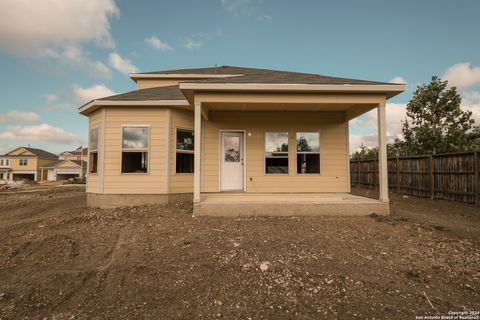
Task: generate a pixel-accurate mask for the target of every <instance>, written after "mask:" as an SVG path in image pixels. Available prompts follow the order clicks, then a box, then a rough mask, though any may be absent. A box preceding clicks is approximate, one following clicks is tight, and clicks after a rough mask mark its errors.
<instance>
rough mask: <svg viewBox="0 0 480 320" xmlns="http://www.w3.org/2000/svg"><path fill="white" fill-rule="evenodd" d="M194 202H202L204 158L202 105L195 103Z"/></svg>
mask: <svg viewBox="0 0 480 320" xmlns="http://www.w3.org/2000/svg"><path fill="white" fill-rule="evenodd" d="M193 149H194V157H193V158H194V167H193V170H194V173H193V202H194V203H199V202H200V188H201V172H200V170H201V167H202V166H201V164H202V162H201V160H202V159H201V156H202V151H201V150H202V104H201V103H200V102H195V132H194V148H193Z"/></svg>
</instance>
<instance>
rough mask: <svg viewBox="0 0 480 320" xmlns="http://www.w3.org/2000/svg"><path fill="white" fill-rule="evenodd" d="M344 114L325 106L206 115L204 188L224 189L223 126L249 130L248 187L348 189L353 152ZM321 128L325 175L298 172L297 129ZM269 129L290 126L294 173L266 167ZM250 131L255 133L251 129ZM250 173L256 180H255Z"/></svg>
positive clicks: (262, 189) (261, 189) (269, 189)
mask: <svg viewBox="0 0 480 320" xmlns="http://www.w3.org/2000/svg"><path fill="white" fill-rule="evenodd" d="M343 119H344V115H343V113H341V112H338V113H332V112H329V113H326V112H235V111H232V112H228V111H223V112H222V111H217V112H216V114H215V117H214V119H213V120H212V121H204V126H203V128H204V130H203V133H204V135H203V143H204V161H203V164H202V167H203V170H202V171H203V176H202V192H218V191H219V164H220V163H219V131H220V130H221V129H239V130H240V129H241V130H245V131H246V133H247V135H246V150H245V155H246V157H245V165H246V190H247V192H347V191H348V184H349V181H348V172H347V168H348V155H347V148H346V143H347V137H346V131H345V122H344V120H343ZM304 130H312V131H313V130H315V131H317V130H318V131H319V132H320V149H321V151H320V152H321V155H320V167H321V168H320V171H321V174H320V175H297V174H296V154H295V132H297V131H304ZM267 131H288V132H289V139H290V140H289V150H290V152H289V174H288V175H271V174H270V175H267V174H265V173H264V172H265V171H264V170H265V169H264V161H265V160H264V136H265V132H267ZM248 134H250V136H249V135H248ZM250 179H251V181H250Z"/></svg>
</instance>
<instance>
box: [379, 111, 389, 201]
mask: <svg viewBox="0 0 480 320" xmlns="http://www.w3.org/2000/svg"><path fill="white" fill-rule="evenodd" d="M377 121H378V180H379V181H378V182H379V187H380V197H379V200H380V201H381V202H388V167H387V128H386V122H387V121H386V115H385V102H382V103H380V104H379V105H378V107H377Z"/></svg>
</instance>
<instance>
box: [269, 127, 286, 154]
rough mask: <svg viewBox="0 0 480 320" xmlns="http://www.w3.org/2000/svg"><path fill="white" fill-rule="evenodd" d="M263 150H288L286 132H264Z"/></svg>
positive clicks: (272, 151)
mask: <svg viewBox="0 0 480 320" xmlns="http://www.w3.org/2000/svg"><path fill="white" fill-rule="evenodd" d="M265 152H268V153H277V152H288V132H267V133H265Z"/></svg>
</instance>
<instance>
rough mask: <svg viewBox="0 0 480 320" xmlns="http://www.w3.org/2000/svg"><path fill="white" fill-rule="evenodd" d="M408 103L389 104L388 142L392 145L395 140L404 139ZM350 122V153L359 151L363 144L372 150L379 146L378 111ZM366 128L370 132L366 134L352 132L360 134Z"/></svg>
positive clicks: (387, 113) (375, 110)
mask: <svg viewBox="0 0 480 320" xmlns="http://www.w3.org/2000/svg"><path fill="white" fill-rule="evenodd" d="M406 107H407V104H406V103H387V107H386V119H387V142H388V143H391V142H393V141H394V140H395V138H402V137H403V135H402V128H403V122H402V121H403V120H405V116H406V110H407V109H406ZM354 120H355V121H354V122H352V121H350V132H351V134H350V152H355V151H356V150H358V148H359V147H360V145H361V144H362V143H363V144H364V145H365V146H367V147H369V148H371V147H376V146H378V141H377V109H374V110H372V111H370V112H367V113H366V114H364V115H362V116H360V117H358V118H356V119H354ZM365 128H370V130H369V131H368V132H366V133H364V134H352V132H360V131H361V130H364V129H365Z"/></svg>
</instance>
